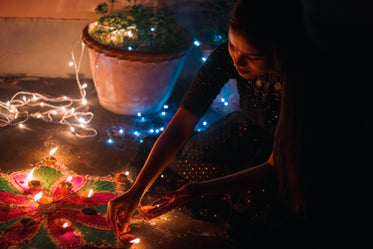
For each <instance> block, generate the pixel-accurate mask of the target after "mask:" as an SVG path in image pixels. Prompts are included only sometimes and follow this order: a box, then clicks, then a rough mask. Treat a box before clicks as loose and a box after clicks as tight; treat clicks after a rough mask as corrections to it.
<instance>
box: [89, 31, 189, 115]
mask: <svg viewBox="0 0 373 249" xmlns="http://www.w3.org/2000/svg"><path fill="white" fill-rule="evenodd" d="M88 28H89V25H87V26H86V27H85V28H84V30H83V35H82V39H83V42H84V43H85V44H86V45H87V47H88V53H89V58H90V66H91V71H92V78H93V81H94V83H95V87H96V91H97V95H98V100H99V102H100V104H101V106H103V107H104V108H105V109H107V110H109V111H111V112H113V113H116V114H125V115H136V114H137V113H138V112H141V113H143V114H147V113H154V112H158V111H159V110H160V109H161V108H162V106H163V104H164V103H165V102H166V101H167V99H168V98H169V97H170V94H171V92H172V89H173V87H174V85H175V82H176V80H177V78H178V77H179V75H180V72H181V69H182V67H183V65H184V60H185V55H186V53H187V51H188V50H189V48H190V47H191V43H192V39H191V37H190V36H189V37H188V42H187V45H186V46H185V47H184V48H183V49H182V50H181V51H177V52H173V53H166V54H159V53H146V52H138V51H126V50H122V49H118V48H112V47H109V46H105V45H102V44H100V43H99V42H97V41H95V40H94V39H93V38H92V37H91V36H90V35H89V34H88Z"/></svg>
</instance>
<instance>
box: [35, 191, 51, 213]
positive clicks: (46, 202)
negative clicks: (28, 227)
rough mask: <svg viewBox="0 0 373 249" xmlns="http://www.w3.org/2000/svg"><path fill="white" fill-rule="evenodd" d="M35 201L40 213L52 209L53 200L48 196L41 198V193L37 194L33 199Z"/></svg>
mask: <svg viewBox="0 0 373 249" xmlns="http://www.w3.org/2000/svg"><path fill="white" fill-rule="evenodd" d="M34 199H35V201H36V202H37V204H38V205H37V207H38V209H39V210H40V211H42V212H48V211H51V209H52V204H53V199H52V198H51V197H48V196H43V193H42V192H39V193H38V194H36V195H35V197H34Z"/></svg>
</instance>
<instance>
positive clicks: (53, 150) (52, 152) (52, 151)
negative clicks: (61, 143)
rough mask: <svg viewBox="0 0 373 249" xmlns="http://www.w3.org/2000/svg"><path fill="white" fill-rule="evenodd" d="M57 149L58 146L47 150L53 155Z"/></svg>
mask: <svg viewBox="0 0 373 249" xmlns="http://www.w3.org/2000/svg"><path fill="white" fill-rule="evenodd" d="M57 149H58V147H56V148H53V149H51V151H50V152H49V155H50V156H53V154H54V153H55V152H56V150H57Z"/></svg>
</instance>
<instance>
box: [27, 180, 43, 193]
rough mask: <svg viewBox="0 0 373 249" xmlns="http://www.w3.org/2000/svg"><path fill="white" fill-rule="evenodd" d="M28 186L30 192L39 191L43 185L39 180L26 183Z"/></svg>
mask: <svg viewBox="0 0 373 249" xmlns="http://www.w3.org/2000/svg"><path fill="white" fill-rule="evenodd" d="M28 186H29V188H30V189H31V191H39V190H41V188H42V187H43V184H42V183H41V181H39V180H31V181H28Z"/></svg>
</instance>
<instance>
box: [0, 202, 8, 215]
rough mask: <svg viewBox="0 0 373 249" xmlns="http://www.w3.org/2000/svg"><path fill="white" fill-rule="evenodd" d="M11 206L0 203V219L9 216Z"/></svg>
mask: <svg viewBox="0 0 373 249" xmlns="http://www.w3.org/2000/svg"><path fill="white" fill-rule="evenodd" d="M9 211H10V206H9V204H6V203H0V217H5V216H7V215H8V214H9Z"/></svg>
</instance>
